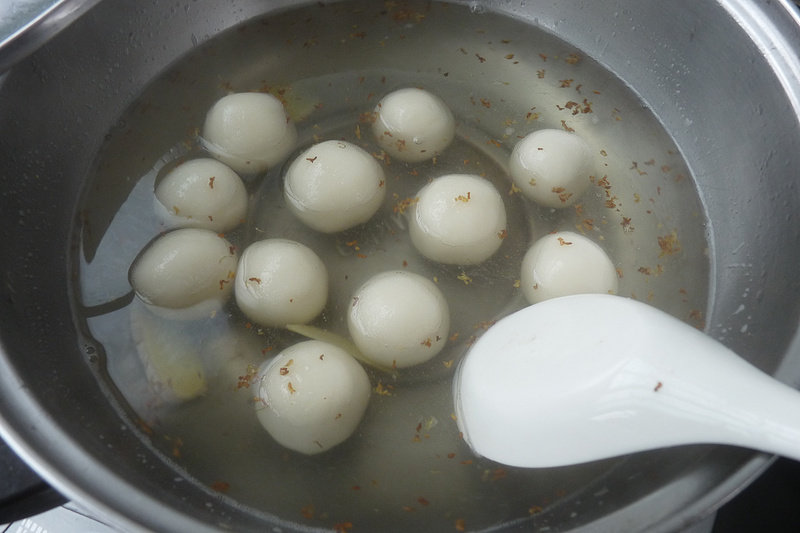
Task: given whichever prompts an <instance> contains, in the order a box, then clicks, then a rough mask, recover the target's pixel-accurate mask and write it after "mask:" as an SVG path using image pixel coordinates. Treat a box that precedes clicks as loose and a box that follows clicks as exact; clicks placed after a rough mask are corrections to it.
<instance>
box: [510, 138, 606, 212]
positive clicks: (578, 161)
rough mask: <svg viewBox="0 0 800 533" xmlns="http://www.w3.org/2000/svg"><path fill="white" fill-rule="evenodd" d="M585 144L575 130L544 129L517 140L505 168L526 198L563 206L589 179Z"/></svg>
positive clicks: (583, 189) (590, 165) (570, 202)
mask: <svg viewBox="0 0 800 533" xmlns="http://www.w3.org/2000/svg"><path fill="white" fill-rule="evenodd" d="M592 166H593V161H592V155H591V149H590V148H589V145H588V144H587V143H586V141H584V140H583V139H582V138H581V137H579V136H578V135H577V134H575V133H569V132H566V131H563V130H556V129H544V130H538V131H534V132H533V133H530V134H528V135H526V136H525V138H523V139H522V140H521V141H519V142H518V143H517V144H516V146H514V150H513V151H512V152H511V160H510V162H509V169H510V172H511V178H512V179H513V181H514V184H515V185H516V186H517V187H519V188H520V189H521V190H522V194H524V195H525V197H526V198H528V199H529V200H532V201H534V202H536V203H538V204H540V205H543V206H546V207H555V208H560V207H567V206H569V205H572V204H573V203H575V201H576V200H577V199H578V197H579V196H580V195H581V194H582V193H583V192H584V191H585V190H586V189H587V188H588V187H589V184H590V183H591V182H590V180H589V175H590V174H591V173H592Z"/></svg>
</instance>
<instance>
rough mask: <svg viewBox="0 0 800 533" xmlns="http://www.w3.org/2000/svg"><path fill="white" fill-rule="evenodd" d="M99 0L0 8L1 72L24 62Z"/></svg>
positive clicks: (34, 1) (36, 0) (30, 1)
mask: <svg viewBox="0 0 800 533" xmlns="http://www.w3.org/2000/svg"><path fill="white" fill-rule="evenodd" d="M99 1H100V0H10V1H6V2H4V3H3V4H2V5H0V72H5V71H6V70H8V69H9V68H11V67H12V66H13V65H14V64H15V63H17V62H18V61H21V60H22V59H24V58H25V57H26V56H27V55H28V54H30V53H32V52H33V51H34V50H36V49H37V48H38V47H39V46H41V45H43V44H44V43H46V42H47V41H48V40H49V39H51V38H52V37H54V36H55V35H56V34H57V33H58V32H60V31H61V30H63V29H64V28H66V27H67V26H69V24H71V23H72V21H74V20H75V19H77V18H78V17H79V16H81V14H83V13H84V12H86V11H87V10H88V9H89V8H91V7H92V6H93V5H95V4H96V3H97V2H99Z"/></svg>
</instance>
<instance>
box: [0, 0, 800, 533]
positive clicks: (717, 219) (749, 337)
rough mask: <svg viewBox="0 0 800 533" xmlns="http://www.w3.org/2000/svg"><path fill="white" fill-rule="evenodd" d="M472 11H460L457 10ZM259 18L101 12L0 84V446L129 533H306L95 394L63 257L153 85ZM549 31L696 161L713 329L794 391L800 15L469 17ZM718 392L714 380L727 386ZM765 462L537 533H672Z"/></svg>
mask: <svg viewBox="0 0 800 533" xmlns="http://www.w3.org/2000/svg"><path fill="white" fill-rule="evenodd" d="M461 3H463V4H467V2H461ZM294 4H295V3H294V2H291V1H288V0H275V1H271V2H261V1H257V0H242V1H236V2H226V3H224V4H223V3H219V2H210V1H208V2H204V1H194V2H178V3H174V4H173V3H170V4H167V3H163V2H160V3H153V4H150V5H147V6H144V5H141V4H139V3H133V2H122V1H115V0H106V1H105V2H102V3H100V4H99V5H97V6H96V7H94V8H93V9H91V10H90V11H89V12H88V13H86V14H85V15H84V16H83V17H82V18H81V19H80V20H78V21H77V22H76V23H75V24H74V25H72V26H71V27H69V28H67V29H66V30H64V31H63V32H62V33H61V34H59V35H58V36H57V37H56V38H54V39H53V40H52V41H50V42H49V43H48V44H47V45H46V46H45V47H44V48H42V49H41V50H39V51H38V52H36V53H35V54H34V55H33V56H31V57H30V58H29V59H28V60H26V61H25V62H23V63H21V64H18V65H17V66H15V67H14V68H13V69H12V70H10V71H9V72H7V73H6V74H4V75H3V76H2V77H0V153H2V154H3V157H2V160H1V161H0V169H2V171H1V172H0V201H2V206H3V209H2V213H0V216H1V217H2V224H0V235H2V240H0V242H1V243H2V254H1V255H0V273H2V283H1V284H0V333H1V335H2V336H1V337H0V343H1V344H0V347H1V348H2V357H0V431H1V432H2V435H3V437H4V438H5V439H7V440H8V441H9V442H11V443H12V445H13V446H14V448H15V449H16V450H17V451H18V452H19V453H20V454H21V455H22V456H23V457H24V458H25V459H27V460H28V461H29V462H30V463H31V464H32V465H33V466H34V467H35V469H36V470H37V471H38V472H39V473H40V474H41V475H42V476H43V477H44V478H45V479H47V480H48V481H49V482H51V483H52V484H53V485H54V486H56V487H57V488H58V489H59V490H61V491H63V492H64V493H65V494H67V495H68V496H69V497H71V498H74V499H76V500H79V501H81V502H83V503H85V504H87V505H90V506H93V507H95V508H97V509H99V510H100V511H102V512H105V513H108V514H109V515H111V516H113V517H115V518H114V519H115V520H117V521H118V523H119V524H120V525H121V526H122V527H126V528H131V529H139V528H147V529H153V530H159V531H167V530H174V531H187V530H194V531H203V530H217V529H232V530H235V531H248V530H264V529H265V528H267V527H269V526H272V527H276V528H280V529H282V530H293V529H300V526H297V525H296V524H292V523H290V522H287V521H286V520H285V519H284V518H281V517H276V516H271V515H268V514H266V513H263V512H259V511H258V510H254V509H250V508H246V507H242V506H241V505H239V504H237V502H235V501H233V500H232V499H230V498H226V497H224V496H222V495H219V494H214V493H213V492H211V491H209V490H207V489H206V488H204V487H202V486H200V485H197V484H194V483H192V482H190V481H189V480H188V479H187V478H185V477H184V474H183V472H182V470H181V469H180V468H178V467H177V466H176V465H175V464H173V463H172V462H171V461H170V460H169V459H167V458H165V457H164V456H163V455H161V454H159V453H157V452H156V451H155V450H154V449H153V448H152V447H151V446H149V445H148V444H147V443H146V439H144V438H143V435H142V434H141V432H140V431H139V430H137V429H136V427H135V425H133V424H131V423H130V421H129V417H128V416H127V413H126V412H125V408H124V402H122V401H121V399H120V398H118V397H114V395H113V394H112V393H110V392H109V389H108V388H106V387H104V386H103V385H102V382H101V381H100V380H98V376H102V374H103V369H102V367H100V368H99V369H98V363H97V358H96V357H95V356H96V354H94V353H92V347H90V346H84V345H81V342H80V340H79V339H80V336H79V334H78V331H77V329H78V328H77V326H76V322H75V319H74V314H73V311H74V309H73V308H72V306H71V298H70V295H71V294H72V291H73V290H74V283H75V280H74V279H71V278H70V276H69V272H70V269H69V265H68V258H69V257H71V253H72V251H71V250H69V249H68V243H70V242H71V237H72V229H73V227H74V225H75V224H76V223H77V221H78V219H79V216H80V213H76V205H77V203H78V199H79V198H80V195H81V193H82V188H83V185H84V179H85V177H86V176H87V175H88V174H89V172H90V169H91V166H92V163H93V160H94V158H95V156H96V154H97V152H98V150H99V148H100V146H101V144H102V143H103V140H104V138H105V136H106V134H107V132H109V131H110V130H111V129H112V128H113V127H114V126H115V124H116V121H117V119H118V117H120V116H121V115H122V114H123V112H124V111H125V109H126V108H127V107H128V106H129V105H130V104H131V102H133V101H134V99H135V98H136V97H137V96H138V95H139V94H140V93H141V92H142V91H143V90H144V89H145V87H146V85H147V84H148V82H149V81H150V80H152V79H153V78H155V77H156V76H157V75H158V74H159V73H161V72H162V71H164V69H165V68H166V67H167V66H168V65H170V64H171V63H173V62H174V61H176V60H178V59H179V58H181V57H182V56H183V55H184V54H185V53H187V51H189V50H190V49H191V48H192V47H194V46H197V45H198V44H201V43H203V42H205V41H207V40H209V39H211V38H213V37H214V36H215V35H217V34H218V33H220V32H222V31H224V30H225V29H228V28H231V27H232V26H235V25H236V24H238V23H240V22H243V21H246V20H248V19H250V18H252V17H255V16H258V15H262V14H265V13H268V12H270V11H273V10H279V9H283V8H287V7H291V6H293V5H294ZM469 4H470V6H471V7H472V8H473V9H474V10H476V11H481V10H488V11H493V12H498V13H503V14H506V15H508V16H509V17H513V18H515V19H517V20H522V21H524V22H525V23H527V24H530V25H531V26H534V27H538V28H541V29H543V30H545V31H547V32H550V33H553V34H555V35H557V36H558V37H560V38H561V39H563V40H565V41H566V42H568V43H570V44H571V45H572V46H574V47H576V48H578V49H580V50H582V51H583V52H584V53H585V54H586V55H588V56H590V57H592V58H593V59H595V60H596V61H598V62H599V63H600V64H601V65H603V66H604V67H606V68H607V69H608V70H610V71H611V72H613V73H614V74H616V75H617V76H618V77H619V78H620V79H622V80H624V81H625V83H627V84H628V85H629V86H630V87H631V88H632V89H633V90H634V91H635V92H636V93H637V94H638V95H639V96H640V98H641V100H642V101H643V102H644V104H645V105H646V106H647V107H648V108H649V109H650V110H652V112H653V113H654V114H655V115H656V116H657V117H658V118H659V120H660V121H661V123H662V124H663V126H664V128H665V129H666V131H667V132H668V133H669V134H670V135H671V136H672V138H673V140H674V141H675V144H676V145H677V147H678V148H679V149H680V151H681V153H682V155H683V156H684V158H685V159H686V161H687V162H688V164H689V167H690V170H691V173H692V176H693V178H694V180H695V182H696V186H697V188H698V191H699V193H700V196H701V198H702V201H703V204H704V205H703V207H704V209H705V214H706V217H707V219H708V220H709V221H710V224H709V228H708V235H709V242H710V248H709V251H708V253H709V256H710V259H711V276H710V277H711V280H710V283H711V286H712V291H711V297H710V301H709V304H708V309H707V320H706V322H707V324H708V327H707V329H708V331H709V333H710V334H711V335H713V336H716V337H719V338H723V340H724V342H725V343H726V344H727V345H728V346H730V347H731V348H732V349H734V350H735V351H737V352H738V353H740V354H742V355H743V356H745V357H747V358H748V359H750V360H751V361H752V362H753V363H755V364H756V365H757V366H759V367H761V368H763V369H764V370H766V371H768V372H771V373H774V374H776V375H777V376H778V377H780V378H781V379H783V380H785V381H788V382H791V383H795V384H797V383H800V340H798V338H797V335H796V333H797V326H798V313H799V311H800V308H799V307H798V302H800V297H799V296H800V283H798V281H797V278H796V265H797V263H798V259H800V225H798V224H797V220H796V217H797V213H800V193H798V190H797V186H796V177H795V174H796V172H797V171H796V169H797V168H800V150H798V149H797V148H798V147H799V146H800V127H798V126H800V124H799V123H798V122H799V120H798V117H799V116H800V60H798V57H797V51H798V50H799V49H800V16H798V13H797V11H796V8H795V7H794V6H793V5H792V4H790V3H789V2H786V1H783V2H764V3H757V2H749V1H746V0H725V1H722V0H720V1H718V2H711V1H709V2H688V1H686V2H673V3H664V2H660V1H657V0H646V1H632V0H630V1H625V0H621V1H604V2H589V1H586V2H583V1H578V0H574V1H568V2H563V1H562V2H544V1H530V0H529V1H518V2H510V1H486V2H482V3H480V4H478V3H476V2H470V3H469ZM720 379H724V376H721V377H720ZM768 462H769V458H768V457H766V456H763V455H759V454H754V453H752V452H748V451H744V450H736V449H730V448H724V447H689V448H685V449H680V450H669V451H664V452H658V453H653V454H642V455H638V456H634V457H631V458H629V459H627V460H625V461H623V462H622V463H620V464H615V466H614V467H613V469H610V470H609V471H608V472H605V473H604V474H603V475H602V476H599V477H598V478H597V479H596V480H595V482H593V483H591V484H590V485H588V486H587V487H586V488H585V489H584V490H583V491H581V492H580V493H579V494H574V495H572V496H571V497H570V498H568V499H566V500H565V501H563V502H560V503H559V504H558V505H553V506H552V507H551V508H547V509H545V511H544V512H542V513H539V514H537V515H536V516H534V517H531V522H530V523H512V524H498V527H501V528H502V527H508V528H509V529H525V528H530V527H536V528H546V527H547V528H549V530H550V531H564V530H571V529H576V528H581V527H585V528H591V530H592V531H619V530H627V531H645V530H646V531H671V530H678V529H680V528H682V527H685V526H686V525H688V524H691V523H693V522H695V521H697V520H699V519H701V518H702V517H704V516H705V515H707V514H708V513H710V512H712V511H713V510H714V509H715V508H716V507H717V506H719V505H720V504H721V503H722V502H724V501H725V500H726V499H727V498H730V497H731V496H732V495H733V494H735V493H736V491H737V490H738V489H739V488H740V487H742V486H744V485H745V484H746V483H747V482H748V481H750V480H751V479H753V478H754V477H756V476H757V475H758V474H759V473H760V471H761V470H762V469H763V468H764V467H765V466H766V465H767V464H768Z"/></svg>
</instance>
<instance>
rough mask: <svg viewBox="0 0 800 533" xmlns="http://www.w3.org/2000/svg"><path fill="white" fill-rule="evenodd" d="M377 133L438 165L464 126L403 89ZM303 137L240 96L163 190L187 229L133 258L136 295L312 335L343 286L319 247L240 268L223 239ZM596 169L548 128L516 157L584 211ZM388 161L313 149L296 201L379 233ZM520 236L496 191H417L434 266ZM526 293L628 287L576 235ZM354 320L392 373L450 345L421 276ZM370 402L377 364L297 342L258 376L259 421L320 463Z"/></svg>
mask: <svg viewBox="0 0 800 533" xmlns="http://www.w3.org/2000/svg"><path fill="white" fill-rule="evenodd" d="M374 113H375V121H374V123H373V128H372V131H373V134H374V137H375V140H376V142H377V143H378V145H379V146H380V147H381V148H382V149H383V150H384V151H385V152H386V153H388V154H389V155H390V156H391V157H393V158H395V159H398V160H401V161H406V162H410V163H417V162H422V161H426V160H429V159H432V158H433V157H435V156H436V155H437V154H439V153H441V152H442V151H443V150H445V149H446V148H447V146H448V145H449V144H450V143H451V142H452V140H453V139H454V137H455V120H454V117H453V114H452V113H451V111H450V110H449V109H448V107H447V106H446V105H445V103H444V102H443V101H442V100H441V99H440V98H438V97H437V96H435V95H433V94H431V93H429V92H427V91H424V90H421V89H417V88H406V89H400V90H397V91H394V92H392V93H390V94H388V95H387V96H385V97H384V98H383V99H382V100H381V101H380V103H379V104H378V105H377V107H376V108H375V111H374ZM296 142H297V131H296V128H295V125H294V124H293V123H292V121H291V120H290V118H289V116H288V115H287V113H286V111H285V109H284V107H283V105H282V103H281V102H280V101H279V100H278V99H277V98H275V97H274V96H272V95H269V94H264V93H236V94H231V95H228V96H225V97H223V98H221V99H220V100H219V101H217V102H216V104H214V106H213V107H212V108H211V109H210V110H209V111H208V113H207V115H206V121H205V124H204V127H203V132H202V143H203V146H204V148H205V149H206V151H207V152H208V153H209V154H210V155H211V156H212V157H208V158H198V159H194V160H190V161H187V162H184V163H182V164H180V165H178V166H177V167H175V168H174V169H173V170H171V171H170V172H169V173H168V174H167V175H165V176H164V177H163V178H162V179H161V180H160V181H159V183H158V184H157V186H156V190H155V198H156V202H155V204H156V211H157V213H158V214H159V216H161V217H162V218H163V220H164V221H165V222H166V223H168V224H169V225H170V226H171V227H177V228H179V229H175V230H173V231H169V232H167V233H164V234H163V235H161V236H159V237H158V238H156V239H155V240H154V241H153V242H152V243H151V244H150V245H149V246H148V247H146V248H145V249H144V250H143V251H142V252H141V253H140V254H139V256H138V257H137V259H136V260H135V261H134V263H133V265H132V267H131V270H130V281H131V284H132V286H133V288H134V290H135V292H136V294H137V296H138V297H139V298H140V299H141V300H142V301H143V302H145V303H146V304H148V305H150V306H152V307H153V308H154V309H156V310H158V312H162V313H169V312H172V311H176V310H177V311H179V312H180V313H181V315H182V316H184V317H187V316H188V317H200V316H203V315H206V316H207V314H208V313H209V312H213V311H214V310H216V309H220V308H221V307H222V306H223V305H224V304H225V302H226V301H227V300H228V298H229V297H230V295H231V293H232V292H233V295H234V298H235V301H236V304H237V306H238V307H239V309H240V310H241V311H242V312H243V313H244V314H245V315H246V316H247V317H248V318H249V319H251V320H252V321H254V322H256V323H258V324H261V325H263V326H269V327H285V326H287V325H292V324H306V323H308V322H310V321H312V320H313V319H314V318H316V317H317V316H318V315H319V314H320V313H321V311H322V310H323V308H324V307H325V305H326V303H327V296H328V275H327V271H326V268H325V264H324V263H323V261H322V260H321V259H320V258H319V257H318V256H317V254H316V253H315V252H314V251H313V250H312V249H310V248H308V247H307V246H305V245H303V244H301V243H299V242H295V241H291V240H286V239H277V238H274V239H266V240H261V241H257V242H253V243H252V244H250V245H249V246H247V247H246V248H245V249H244V251H243V252H242V254H241V257H238V253H237V250H236V248H235V247H234V246H233V245H231V243H230V242H228V241H227V240H226V239H225V238H224V237H223V236H222V235H221V232H224V231H228V230H230V229H232V228H234V227H235V226H237V225H238V224H240V223H241V222H242V221H243V220H244V218H245V216H246V213H247V207H248V195H247V191H246V188H245V185H244V183H243V181H242V179H241V177H240V175H253V174H260V173H263V172H265V171H267V170H268V169H270V168H273V167H274V166H276V165H278V164H280V163H282V162H283V161H284V160H285V159H286V158H287V157H288V156H289V154H290V153H291V152H292V151H293V150H295V145H296ZM591 167H592V158H591V154H590V150H589V148H588V146H587V144H586V142H585V141H583V140H582V139H581V138H580V137H578V136H577V135H574V134H570V133H567V132H564V131H560V130H539V131H536V132H534V133H531V134H530V135H528V136H527V137H525V138H524V139H522V140H521V141H520V142H519V143H518V144H517V145H516V147H515V148H514V150H513V153H512V155H511V161H510V169H511V176H512V179H513V181H514V183H515V184H516V185H517V187H519V188H520V189H521V190H522V192H523V193H524V194H525V196H526V197H527V198H529V199H530V200H533V201H535V202H537V203H539V204H541V205H544V206H550V207H554V208H559V207H563V206H566V205H570V204H571V203H572V202H573V201H574V200H575V199H576V198H577V197H578V196H579V195H580V194H581V193H582V192H583V190H584V189H586V188H587V187H588V184H589V174H590V172H591ZM386 188H387V187H386V180H385V176H384V173H383V169H382V167H381V165H380V163H379V162H378V161H377V160H376V158H375V157H373V156H372V155H371V154H369V153H368V152H366V151H365V150H364V149H362V148H360V147H358V146H356V145H354V144H352V143H349V142H346V141H341V140H329V141H324V142H320V143H318V144H315V145H313V146H311V147H310V148H308V149H307V150H305V151H303V152H302V153H301V154H300V155H298V156H297V157H296V158H295V159H294V160H293V161H292V162H291V164H290V165H289V166H288V169H287V170H286V172H285V175H284V189H283V190H284V198H285V201H286V205H287V206H288V208H289V209H290V211H291V212H292V213H293V214H294V215H295V216H296V217H297V219H299V220H300V221H301V222H302V223H303V224H305V225H306V226H308V227H309V228H312V229H314V230H316V231H319V232H323V233H337V232H340V231H343V230H346V229H348V228H352V227H354V226H357V225H359V224H363V223H365V222H367V221H368V220H369V219H370V218H371V217H372V216H373V215H374V214H375V213H376V212H377V211H378V209H379V208H380V207H381V206H382V205H383V203H384V199H385V197H386ZM505 232H506V213H505V207H504V204H503V200H502V198H501V196H500V194H499V193H498V191H497V190H496V189H495V188H494V186H493V185H492V184H491V183H490V182H489V181H488V180H486V179H484V178H482V177H480V176H477V175H471V174H448V175H444V176H441V177H438V178H436V179H433V180H432V181H430V182H429V183H428V184H427V185H425V186H424V187H423V188H422V189H421V190H420V191H419V193H418V196H417V202H416V204H415V205H414V206H413V212H411V213H410V217H409V237H410V239H411V242H412V244H413V245H414V247H415V248H416V249H417V250H418V251H419V252H420V253H421V254H422V255H424V256H425V257H427V258H429V259H430V260H433V261H437V262H440V263H445V264H456V265H470V264H478V263H481V262H483V261H485V260H487V259H488V258H490V257H491V256H492V255H493V254H494V253H495V252H496V251H497V250H498V249H499V248H500V245H501V244H502V240H503V234H504V233H505ZM521 287H522V290H523V292H524V294H525V296H526V298H527V299H528V301H530V302H531V303H536V302H539V301H542V300H544V299H547V298H552V297H555V296H560V295H565V294H570V293H575V292H615V291H616V289H617V276H616V272H615V269H614V267H613V265H612V263H611V261H610V260H609V258H608V257H607V256H606V254H605V252H604V251H603V250H602V249H601V248H600V247H599V246H598V245H596V244H595V243H594V242H592V241H591V240H589V239H587V238H586V237H583V236H581V235H578V234H574V233H570V232H560V233H553V234H550V235H547V236H545V237H544V238H542V239H541V240H539V241H537V242H536V243H535V244H534V245H533V246H532V247H531V248H530V250H529V251H528V252H527V254H526V255H525V257H524V260H523V262H522V272H521ZM347 324H348V329H349V332H350V336H351V338H352V341H353V343H354V344H355V346H356V348H357V350H358V351H359V352H360V356H361V357H363V358H365V359H366V360H368V361H369V362H372V363H373V364H375V365H376V366H378V367H383V368H387V367H388V368H393V369H396V368H404V367H410V366H412V365H417V364H420V363H424V362H426V361H428V360H430V359H431V358H432V357H434V356H435V355H436V354H437V353H439V351H440V350H441V349H442V348H443V347H444V345H445V343H446V339H447V337H448V333H449V327H450V315H449V310H448V306H447V302H446V300H445V298H444V296H443V295H442V293H441V291H440V290H439V289H438V287H437V286H436V284H434V283H433V282H432V281H430V280H428V279H427V278H425V277H423V276H420V275H418V274H415V273H412V272H408V271H390V272H382V273H379V274H377V275H375V276H374V277H372V278H371V279H369V280H368V281H367V282H366V283H364V284H363V285H362V286H361V287H360V288H359V289H358V290H357V291H356V292H355V294H354V295H353V305H352V306H351V307H350V309H349V311H348V315H347ZM369 396H370V383H369V379H368V377H367V374H366V372H365V371H364V369H363V368H362V366H361V365H360V364H359V363H358V362H357V361H356V360H355V359H354V358H353V357H352V355H351V354H349V353H348V352H347V351H345V350H344V349H342V348H341V347H338V346H335V345H333V344H330V343H327V342H322V341H319V340H310V341H304V342H300V343H298V344H295V345H293V346H291V347H289V348H287V349H285V350H283V351H282V352H281V353H280V354H279V355H277V356H276V357H274V358H272V359H271V360H269V361H267V362H266V363H264V364H263V365H262V366H261V368H260V369H259V373H258V397H259V402H258V407H259V409H258V410H257V415H258V418H259V420H260V422H261V424H262V425H263V426H264V428H265V429H266V430H267V431H268V432H269V434H270V435H272V437H273V438H274V439H275V440H276V441H278V442H279V443H280V444H282V445H283V446H286V447H287V448H290V449H292V450H296V451H299V452H302V453H306V454H315V453H319V452H322V451H325V450H327V449H330V448H331V447H333V446H335V445H337V444H339V443H340V442H342V441H344V440H345V439H347V438H348V437H349V436H350V434H351V433H352V432H353V431H354V430H355V428H356V426H357V425H358V423H359V421H360V420H361V418H362V416H363V414H364V412H365V410H366V407H367V402H368V399H369Z"/></svg>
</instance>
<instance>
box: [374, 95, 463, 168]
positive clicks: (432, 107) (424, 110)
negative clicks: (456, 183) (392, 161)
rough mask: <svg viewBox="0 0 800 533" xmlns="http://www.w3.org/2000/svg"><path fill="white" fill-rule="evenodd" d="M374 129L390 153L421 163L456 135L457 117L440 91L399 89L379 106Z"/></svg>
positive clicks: (384, 147)
mask: <svg viewBox="0 0 800 533" xmlns="http://www.w3.org/2000/svg"><path fill="white" fill-rule="evenodd" d="M375 114H376V116H375V122H373V124H372V132H373V134H374V135H375V138H376V139H377V141H378V144H379V145H380V146H381V148H383V149H384V150H385V151H386V152H387V153H388V154H389V155H390V156H392V157H395V158H397V159H399V160H400V161H407V162H411V163H417V162H420V161H425V160H427V159H431V158H433V157H434V156H436V155H437V154H440V153H441V152H442V151H444V149H445V148H447V147H448V146H449V145H450V143H451V142H452V141H453V138H454V137H455V131H456V130H455V128H456V126H455V119H454V118H453V113H452V112H451V111H450V109H448V107H447V105H446V104H445V103H444V102H443V101H442V99H441V98H439V97H438V96H436V95H433V94H431V93H429V92H428V91H425V90H422V89H415V88H407V89H399V90H397V91H394V92H392V93H389V94H388V95H386V96H384V97H383V99H381V101H380V102H379V103H378V105H377V107H376V108H375Z"/></svg>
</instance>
